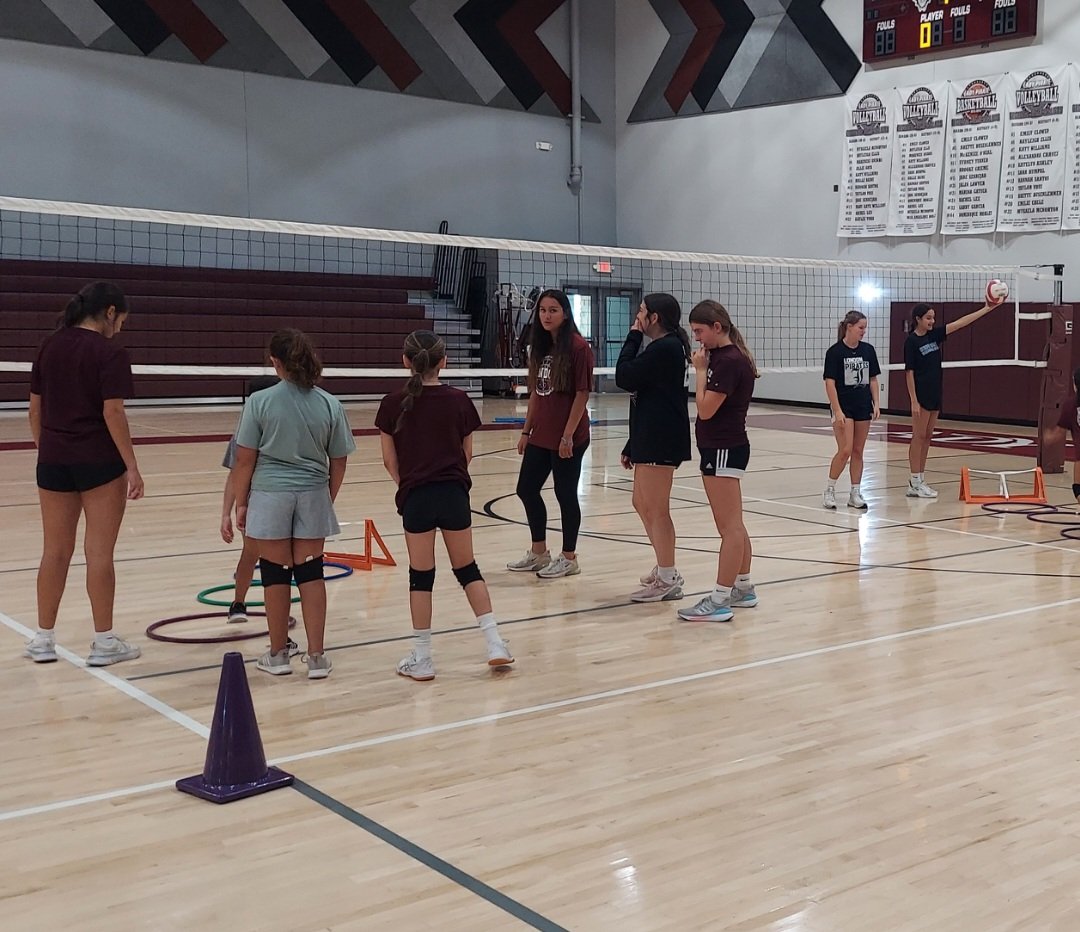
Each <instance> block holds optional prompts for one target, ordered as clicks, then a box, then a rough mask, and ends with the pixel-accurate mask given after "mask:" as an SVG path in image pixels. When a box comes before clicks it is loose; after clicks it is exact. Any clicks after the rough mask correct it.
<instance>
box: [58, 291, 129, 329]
mask: <svg viewBox="0 0 1080 932" xmlns="http://www.w3.org/2000/svg"><path fill="white" fill-rule="evenodd" d="M110 307H112V308H115V309H116V313H117V314H126V313H127V312H128V306H127V298H125V297H124V292H122V291H121V290H120V289H119V288H118V287H117V286H116V285H114V284H113V283H112V282H91V283H90V284H89V285H83V287H82V288H80V289H79V293H78V294H77V295H75V297H74V298H72V299H71V300H70V301H68V303H67V307H65V308H64V313H63V315H61V317H60V323H59V326H60V327H77V326H79V324H81V323H82V322H83V321H84V320H100V319H101V318H102V317H104V316H105V312H106V311H108V309H109V308H110Z"/></svg>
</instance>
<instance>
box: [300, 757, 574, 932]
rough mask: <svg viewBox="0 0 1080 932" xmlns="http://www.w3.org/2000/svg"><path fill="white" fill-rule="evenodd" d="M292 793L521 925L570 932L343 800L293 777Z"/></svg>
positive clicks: (551, 931) (548, 931)
mask: <svg viewBox="0 0 1080 932" xmlns="http://www.w3.org/2000/svg"><path fill="white" fill-rule="evenodd" d="M293 789H295V790H296V791H297V792H298V793H300V794H301V795H302V796H306V797H307V798H308V799H310V800H311V801H312V802H313V803H315V804H317V805H319V806H322V807H323V808H324V809H327V810H329V811H330V812H332V813H334V815H339V816H341V817H342V818H343V819H345V820H346V821H348V822H351V823H352V824H353V825H355V826H356V827H357V828H362V829H363V830H364V831H365V832H367V833H368V834H370V835H374V836H375V837H376V838H378V839H379V841H383V842H386V844H388V845H390V846H391V847H392V848H396V849H397V850H398V851H400V852H401V853H402V854H404V855H405V856H406V857H409V858H412V859H413V860H414V861H418V862H419V863H421V864H423V865H424V866H425V867H429V868H431V869H432V870H433V871H435V873H437V874H440V875H442V876H443V877H445V878H446V879H447V880H449V881H450V882H451V883H456V884H457V885H458V886H459V887H463V888H464V889H466V890H468V891H469V892H470V893H474V894H476V896H478V897H480V898H481V899H482V900H487V902H488V903H490V904H491V905H492V906H494V907H496V908H497V909H501V910H502V911H503V912H505V913H509V914H510V915H511V916H513V917H514V918H515V919H517V920H518V921H519V922H523V923H525V925H527V926H530V927H531V928H533V929H541V930H543V932H568V930H567V929H565V928H564V927H563V926H561V925H559V924H558V923H556V922H552V920H550V919H548V918H547V917H545V916H541V915H540V914H539V913H538V912H536V911H535V910H532V909H529V907H528V906H525V905H524V904H522V903H519V902H518V901H517V900H515V899H512V898H511V897H508V896H507V895H506V894H505V893H500V892H499V891H498V890H496V889H495V888H494V887H492V886H489V885H488V884H486V883H484V882H483V881H482V880H477V879H476V878H475V877H473V876H472V874H467V873H465V871H463V870H462V869H461V868H460V867H455V866H454V865H453V864H451V863H450V862H449V861H444V860H443V859H442V858H440V857H439V856H438V855H435V854H432V853H431V852H430V851H428V850H427V849H426V848H421V847H420V846H419V845H418V844H416V843H415V842H411V841H409V839H407V838H403V837H402V836H401V835H399V834H398V833H397V832H393V831H391V830H390V829H388V828H387V827H386V826H385V825H382V824H380V823H378V822H376V821H375V820H374V819H371V818H369V817H368V816H366V815H364V814H363V813H360V812H357V811H356V810H355V809H352V808H350V807H349V806H346V805H345V804H344V803H343V802H341V801H340V800H337V799H334V797H333V796H328V795H327V794H326V793H324V792H322V790H318V789H316V788H315V787H313V786H312V785H311V784H310V783H305V782H304V781H303V780H301V779H299V778H297V777H294V778H293Z"/></svg>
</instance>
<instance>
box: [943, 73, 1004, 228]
mask: <svg viewBox="0 0 1080 932" xmlns="http://www.w3.org/2000/svg"><path fill="white" fill-rule="evenodd" d="M949 89H950V93H949V111H948V112H949V118H948V136H947V138H946V143H945V148H946V159H945V197H944V201H945V204H944V217H943V219H942V223H941V232H942V233H944V234H947V235H952V236H965V235H973V234H979V233H993V232H994V231H995V230H996V229H997V215H998V190H999V185H1000V181H1001V149H1002V144H1003V141H1004V134H1005V103H1006V101H1005V99H1004V89H1005V75H995V76H994V77H991V78H975V79H974V80H971V81H967V82H965V83H963V84H956V83H953V82H952V81H950V82H949Z"/></svg>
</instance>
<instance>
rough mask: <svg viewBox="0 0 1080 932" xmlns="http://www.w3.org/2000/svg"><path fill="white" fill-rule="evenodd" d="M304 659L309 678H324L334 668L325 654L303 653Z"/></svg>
mask: <svg viewBox="0 0 1080 932" xmlns="http://www.w3.org/2000/svg"><path fill="white" fill-rule="evenodd" d="M304 661H305V663H307V678H308V679H309V680H325V679H326V678H327V677H328V676H329V675H330V671H331V670H333V669H334V665H333V664H332V663H331V662H330V658H329V657H327V656H326V654H304Z"/></svg>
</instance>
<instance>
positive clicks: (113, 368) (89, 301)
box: [24, 282, 143, 667]
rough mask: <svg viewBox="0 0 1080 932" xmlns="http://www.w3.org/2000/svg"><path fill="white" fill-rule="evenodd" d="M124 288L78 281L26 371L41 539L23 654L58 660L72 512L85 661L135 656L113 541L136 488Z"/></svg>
mask: <svg viewBox="0 0 1080 932" xmlns="http://www.w3.org/2000/svg"><path fill="white" fill-rule="evenodd" d="M127 314H128V308H127V302H126V300H125V298H124V293H123V292H122V291H121V290H120V289H119V288H117V287H116V285H113V284H110V283H108V282H94V283H93V284H90V285H87V286H85V287H84V288H83V289H82V290H81V291H80V292H79V293H78V294H77V295H76V296H75V297H74V298H73V299H72V300H71V301H70V302H69V303H68V306H67V308H66V309H65V310H64V316H63V319H62V321H61V325H60V328H59V329H58V330H57V331H56V333H54V334H53V335H52V336H50V337H49V338H48V339H47V340H46V341H45V342H44V343H43V344H42V346H41V349H40V351H39V352H38V356H37V360H36V361H35V362H34V367H33V369H32V370H31V373H30V430H31V433H32V434H33V437H34V443H35V445H36V446H37V450H38V463H37V484H38V498H39V500H40V502H41V524H42V530H43V531H44V538H45V542H44V543H45V546H44V550H43V552H42V555H41V566H40V567H39V568H38V580H37V591H38V630H37V633H36V634H35V635H34V637H33V639H32V640H31V641H30V643H29V644H28V645H27V647H26V650H25V652H24V653H25V656H27V657H29V658H30V659H31V660H33V661H34V662H36V663H49V662H52V661H55V660H56V642H55V635H54V633H53V632H54V629H55V627H56V615H57V612H58V611H59V609H60V597H61V596H62V595H63V592H64V584H65V582H66V581H67V575H68V569H69V568H70V566H71V552H72V548H73V547H74V545H75V532H76V530H77V528H78V526H79V518H80V517H81V516H83V515H85V516H86V533H85V538H86V539H85V542H84V546H83V549H84V551H85V553H86V591H87V594H88V595H89V596H90V608H91V612H92V614H93V616H94V641H93V644H92V645H91V647H90V656H89V657H87V660H86V662H87V664H89V665H90V666H92V667H102V666H107V665H108V664H113V663H119V662H120V661H122V660H132V659H134V658H135V657H138V656H139V648H138V647H136V646H134V645H133V644H129V643H128V642H127V641H123V640H121V639H120V638H118V637H115V636H114V635H113V633H112V626H113V601H114V597H115V590H116V578H115V570H114V568H113V550H114V548H115V547H116V538H117V535H118V534H119V532H120V523H121V521H123V518H124V508H125V505H126V502H127V500H128V499H137V498H142V497H143V480H142V476H140V475H139V467H138V464H137V463H136V461H135V450H134V448H133V447H132V444H131V433H130V430H129V428H128V422H127V416H126V415H125V414H124V399H125V398H130V397H131V396H132V395H133V394H134V391H133V387H132V380H131V363H130V362H129V361H128V356H127V352H126V351H125V350H124V349H123V347H121V346H118V345H117V344H116V343H113V342H112V338H113V337H114V336H116V335H117V334H118V333H119V332H120V331H121V329H122V328H123V326H124V321H125V320H126V319H127Z"/></svg>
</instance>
